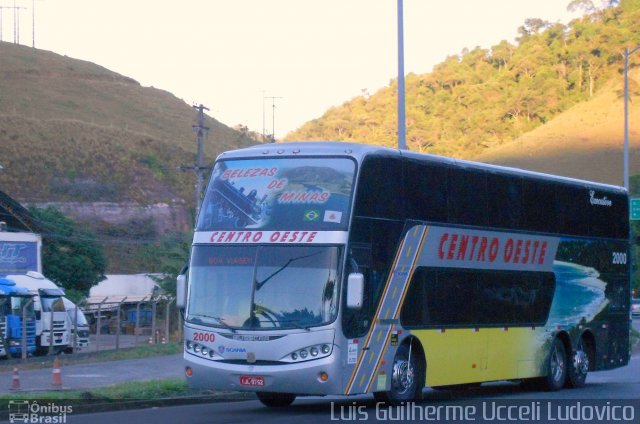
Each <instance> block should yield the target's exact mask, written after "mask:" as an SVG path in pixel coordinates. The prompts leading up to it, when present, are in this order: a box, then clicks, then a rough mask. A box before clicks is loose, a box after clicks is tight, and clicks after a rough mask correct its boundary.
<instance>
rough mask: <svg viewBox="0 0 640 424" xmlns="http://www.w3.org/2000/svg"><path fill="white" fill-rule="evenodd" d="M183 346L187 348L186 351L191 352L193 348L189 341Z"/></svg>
mask: <svg viewBox="0 0 640 424" xmlns="http://www.w3.org/2000/svg"><path fill="white" fill-rule="evenodd" d="M185 346H186V347H187V350H191V349H192V348H193V343H191V341H190V340H187V341H186V342H185Z"/></svg>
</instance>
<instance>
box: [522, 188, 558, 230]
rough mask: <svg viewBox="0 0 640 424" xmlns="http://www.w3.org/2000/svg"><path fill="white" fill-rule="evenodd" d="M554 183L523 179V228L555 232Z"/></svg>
mask: <svg viewBox="0 0 640 424" xmlns="http://www.w3.org/2000/svg"><path fill="white" fill-rule="evenodd" d="M555 201H556V196H555V184H553V183H549V182H546V181H535V180H524V184H523V198H522V205H523V207H524V220H525V229H527V230H530V231H542V232H556V231H557V225H556V222H557V216H556V213H555Z"/></svg>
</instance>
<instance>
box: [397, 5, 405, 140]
mask: <svg viewBox="0 0 640 424" xmlns="http://www.w3.org/2000/svg"><path fill="white" fill-rule="evenodd" d="M404 90H405V88H404V7H403V3H402V0H398V149H401V150H405V149H406V148H407V128H406V121H405V119H406V118H405V98H404V96H405V93H404Z"/></svg>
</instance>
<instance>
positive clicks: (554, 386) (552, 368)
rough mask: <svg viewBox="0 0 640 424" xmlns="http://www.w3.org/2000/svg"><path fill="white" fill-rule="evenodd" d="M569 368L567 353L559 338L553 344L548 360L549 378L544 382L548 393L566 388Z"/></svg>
mask: <svg viewBox="0 0 640 424" xmlns="http://www.w3.org/2000/svg"><path fill="white" fill-rule="evenodd" d="M567 368H568V367H567V353H566V349H565V347H564V343H562V340H560V339H559V338H555V339H553V343H551V349H550V351H549V358H548V359H547V376H546V377H545V378H544V380H543V382H544V388H545V389H546V390H548V391H556V390H560V389H561V388H562V387H564V384H565V381H566V379H567Z"/></svg>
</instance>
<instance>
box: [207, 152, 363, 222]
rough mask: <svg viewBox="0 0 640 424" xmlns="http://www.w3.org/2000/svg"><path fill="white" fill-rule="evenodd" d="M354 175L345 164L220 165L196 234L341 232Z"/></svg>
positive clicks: (268, 162) (234, 162) (338, 160)
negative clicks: (293, 226)
mask: <svg viewBox="0 0 640 424" xmlns="http://www.w3.org/2000/svg"><path fill="white" fill-rule="evenodd" d="M354 174H355V162H354V161H353V160H351V159H347V158H286V159H285V158H282V159H268V158H264V159H249V160H226V161H219V162H217V163H216V165H215V167H214V169H213V173H212V176H211V181H210V183H209V187H208V189H207V193H206V196H205V199H204V203H203V205H202V210H201V212H200V216H199V219H198V224H197V227H196V230H197V231H214V230H232V229H245V228H246V229H249V228H253V229H262V230H283V229H291V227H292V225H295V227H296V229H299V230H345V229H346V228H347V224H348V222H347V221H348V216H349V206H350V199H351V192H352V187H353V177H354Z"/></svg>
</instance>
